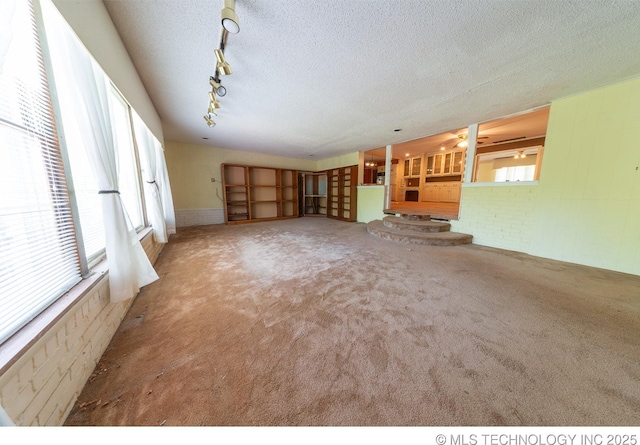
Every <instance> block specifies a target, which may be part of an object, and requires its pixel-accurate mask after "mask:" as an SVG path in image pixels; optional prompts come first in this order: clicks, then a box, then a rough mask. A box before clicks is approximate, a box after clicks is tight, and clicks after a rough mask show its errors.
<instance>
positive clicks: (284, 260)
mask: <svg viewBox="0 0 640 445" xmlns="http://www.w3.org/2000/svg"><path fill="white" fill-rule="evenodd" d="M155 267H156V270H157V271H158V274H159V276H160V279H159V280H158V281H156V282H155V283H153V284H151V285H149V286H147V287H145V288H144V289H143V290H142V291H141V292H140V294H139V295H138V296H137V298H136V300H135V301H134V303H133V305H132V307H131V309H130V311H129V313H128V314H127V316H126V318H125V320H124V321H123V322H122V324H121V326H120V328H119V330H118V331H117V333H116V335H115V336H114V338H113V340H112V341H111V343H110V345H109V347H108V348H107V350H106V352H105V353H104V355H103V357H102V359H101V361H100V363H99V364H98V366H97V367H96V371H95V372H94V374H93V375H92V376H91V378H90V379H89V381H88V382H87V384H86V386H85V388H84V390H83V392H82V393H81V394H80V396H79V399H78V401H77V403H76V406H75V407H74V409H73V410H72V412H71V414H70V415H69V417H68V419H67V422H66V425H333V426H338V425H352V426H353V425H574V426H580V425H638V423H639V421H640V420H639V419H640V277H639V276H633V275H626V274H621V273H616V272H611V271H605V270H601V269H594V268H589V267H584V266H579V265H575V264H568V263H562V262H558V261H552V260H547V259H541V258H536V257H531V256H528V255H525V254H520V253H515V252H510V251H504V250H498V249H491V248H486V247H480V246H476V245H466V246H457V247H433V246H410V245H403V244H397V243H394V242H392V241H386V240H382V239H378V238H376V237H374V236H371V235H369V234H368V233H367V232H366V226H365V225H364V224H357V223H344V222H340V221H334V220H330V219H326V218H299V219H294V220H286V221H274V222H263V223H256V224H247V225H242V226H224V225H214V226H200V227H190V228H184V229H179V230H178V233H177V234H175V235H173V236H172V237H171V239H170V242H169V244H167V245H166V246H165V248H164V250H163V251H162V253H161V255H160V257H159V259H158V261H157V263H156V265H155Z"/></svg>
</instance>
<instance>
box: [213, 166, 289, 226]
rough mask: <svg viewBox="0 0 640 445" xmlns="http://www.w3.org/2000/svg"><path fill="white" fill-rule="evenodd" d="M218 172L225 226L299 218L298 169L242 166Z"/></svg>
mask: <svg viewBox="0 0 640 445" xmlns="http://www.w3.org/2000/svg"><path fill="white" fill-rule="evenodd" d="M221 169H222V183H223V193H224V202H225V208H224V210H225V223H226V224H241V223H248V222H257V221H272V220H277V219H286V218H297V217H298V216H299V215H298V171H297V170H290V169H281V168H272V167H259V166H251V165H242V164H222V166H221ZM240 197H242V199H237V198H240ZM241 209H243V210H244V211H242V210H241Z"/></svg>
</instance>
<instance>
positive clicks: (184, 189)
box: [165, 141, 358, 210]
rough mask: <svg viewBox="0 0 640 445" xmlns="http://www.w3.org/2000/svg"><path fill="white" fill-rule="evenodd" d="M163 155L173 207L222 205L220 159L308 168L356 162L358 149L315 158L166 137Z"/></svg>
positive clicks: (192, 207) (344, 165)
mask: <svg viewBox="0 0 640 445" xmlns="http://www.w3.org/2000/svg"><path fill="white" fill-rule="evenodd" d="M165 157H166V160H167V170H168V171H169V178H170V180H171V192H172V193H173V204H174V207H175V208H176V210H179V209H205V208H222V207H223V206H222V184H221V182H220V181H221V180H222V176H221V173H220V164H223V163H228V164H244V165H255V166H260V167H278V168H291V169H295V170H301V171H308V172H316V171H322V170H327V169H330V168H336V167H346V166H349V165H356V164H357V163H358V153H357V152H356V153H350V154H348V155H344V156H337V157H334V158H329V159H325V160H322V161H316V160H305V159H294V158H286V157H281V156H270V155H264V154H259V153H249V152H245V151H239V150H226V149H222V148H215V147H209V146H203V145H192V144H183V143H181V142H173V141H166V144H165ZM211 178H215V181H216V182H211Z"/></svg>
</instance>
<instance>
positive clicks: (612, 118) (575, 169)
mask: <svg viewBox="0 0 640 445" xmlns="http://www.w3.org/2000/svg"><path fill="white" fill-rule="evenodd" d="M639 123H640V79H636V80H632V81H628V82H624V83H620V84H617V85H613V86H610V87H606V88H602V89H598V90H594V91H591V92H588V93H584V94H580V95H577V96H572V97H569V98H565V99H561V100H558V101H555V102H553V103H552V104H551V111H550V116H549V124H548V128H547V135H546V144H545V151H544V153H545V155H544V157H543V159H542V168H541V171H540V181H539V183H538V184H537V185H533V186H526V185H519V186H513V185H508V186H506V185H503V186H487V185H482V186H480V185H474V184H471V185H463V189H462V199H461V204H460V220H459V221H453V222H452V230H455V231H459V232H466V233H470V234H472V235H473V236H474V239H473V242H474V243H476V244H482V245H487V246H492V247H499V248H503V249H509V250H517V251H521V252H525V253H530V254H532V255H536V256H540V257H545V258H552V259H556V260H560V261H567V262H571V263H577V264H584V265H588V266H593V267H600V268H603V269H611V270H617V271H620V272H626V273H632V274H636V275H640V230H639V229H638V228H639V227H640V148H639V146H638V134H637V133H638V130H637V129H638V125H639Z"/></svg>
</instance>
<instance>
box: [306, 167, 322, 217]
mask: <svg viewBox="0 0 640 445" xmlns="http://www.w3.org/2000/svg"><path fill="white" fill-rule="evenodd" d="M303 178H304V215H305V216H327V174H326V173H325V172H319V173H304V174H303Z"/></svg>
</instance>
